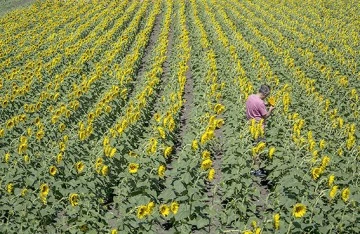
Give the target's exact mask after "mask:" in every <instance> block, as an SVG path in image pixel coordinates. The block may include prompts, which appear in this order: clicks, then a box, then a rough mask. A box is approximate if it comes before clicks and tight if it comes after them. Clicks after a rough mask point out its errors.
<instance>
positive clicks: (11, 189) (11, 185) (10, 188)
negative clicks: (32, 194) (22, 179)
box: [6, 183, 14, 194]
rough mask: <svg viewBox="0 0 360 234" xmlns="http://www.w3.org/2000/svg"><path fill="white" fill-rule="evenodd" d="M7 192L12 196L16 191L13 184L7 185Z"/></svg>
mask: <svg viewBox="0 0 360 234" xmlns="http://www.w3.org/2000/svg"><path fill="white" fill-rule="evenodd" d="M6 191H7V192H8V193H9V194H12V193H13V191H14V185H13V183H8V184H7V185H6Z"/></svg>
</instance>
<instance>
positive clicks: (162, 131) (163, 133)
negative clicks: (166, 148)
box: [157, 127, 165, 139]
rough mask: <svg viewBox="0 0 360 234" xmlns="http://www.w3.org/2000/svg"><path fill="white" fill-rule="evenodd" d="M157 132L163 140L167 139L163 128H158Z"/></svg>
mask: <svg viewBox="0 0 360 234" xmlns="http://www.w3.org/2000/svg"><path fill="white" fill-rule="evenodd" d="M157 130H158V132H159V135H160V137H161V138H162V139H165V130H164V128H162V127H157Z"/></svg>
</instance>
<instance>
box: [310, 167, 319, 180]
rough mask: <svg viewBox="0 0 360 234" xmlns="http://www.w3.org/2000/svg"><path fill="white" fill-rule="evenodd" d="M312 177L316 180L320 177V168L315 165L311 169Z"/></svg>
mask: <svg viewBox="0 0 360 234" xmlns="http://www.w3.org/2000/svg"><path fill="white" fill-rule="evenodd" d="M311 174H312V177H313V179H314V180H317V179H318V178H319V177H320V174H321V168H319V167H315V168H313V169H312V171H311Z"/></svg>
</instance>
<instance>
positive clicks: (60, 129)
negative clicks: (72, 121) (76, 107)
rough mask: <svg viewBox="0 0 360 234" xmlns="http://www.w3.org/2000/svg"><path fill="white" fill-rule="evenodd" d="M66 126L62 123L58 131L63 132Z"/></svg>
mask: <svg viewBox="0 0 360 234" xmlns="http://www.w3.org/2000/svg"><path fill="white" fill-rule="evenodd" d="M65 128H66V126H65V124H64V123H61V124H59V131H60V132H63V131H64V130H65Z"/></svg>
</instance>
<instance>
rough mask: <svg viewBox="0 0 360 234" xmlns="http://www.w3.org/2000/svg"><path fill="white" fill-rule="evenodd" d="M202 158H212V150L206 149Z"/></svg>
mask: <svg viewBox="0 0 360 234" xmlns="http://www.w3.org/2000/svg"><path fill="white" fill-rule="evenodd" d="M202 159H203V160H205V159H210V152H209V151H207V150H205V151H204V152H203V153H202Z"/></svg>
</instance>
